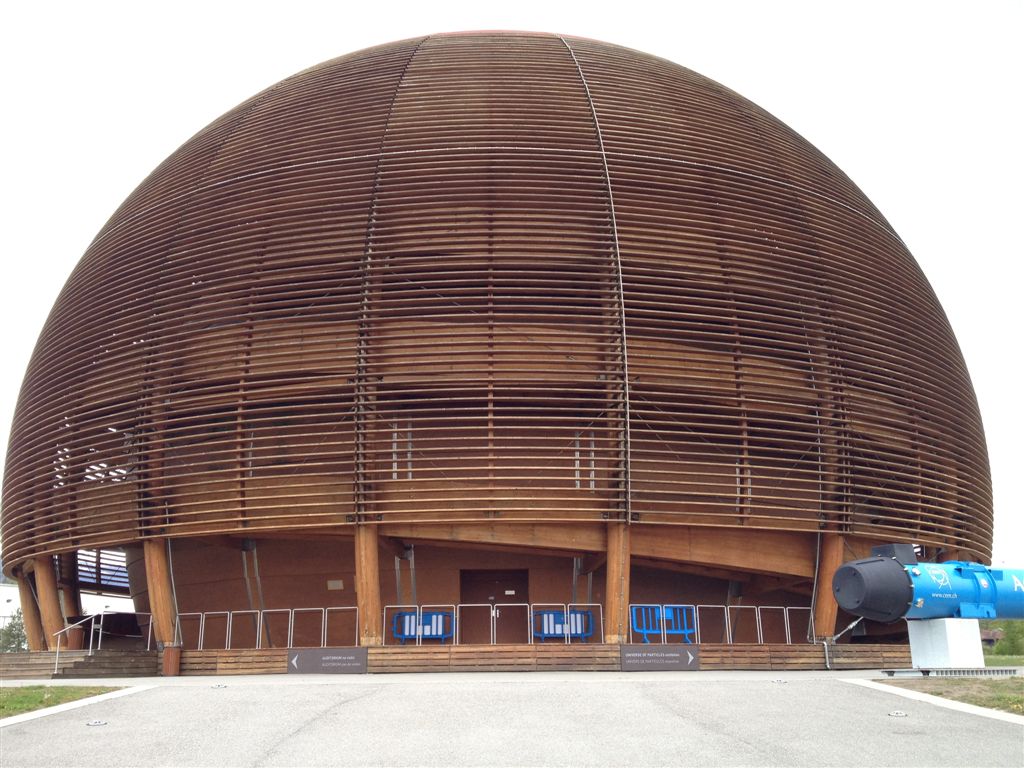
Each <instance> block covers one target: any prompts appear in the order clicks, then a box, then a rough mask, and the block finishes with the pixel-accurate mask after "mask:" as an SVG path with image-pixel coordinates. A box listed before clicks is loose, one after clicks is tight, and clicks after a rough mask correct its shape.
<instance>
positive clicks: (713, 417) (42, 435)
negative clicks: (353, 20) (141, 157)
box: [2, 33, 992, 566]
mask: <svg viewBox="0 0 1024 768" xmlns="http://www.w3.org/2000/svg"><path fill="white" fill-rule="evenodd" d="M607 520H628V521H629V522H630V523H631V524H632V525H634V526H640V527H644V526H647V527H649V526H653V525H660V526H687V527H689V528H707V527H712V528H719V529H725V528H730V529H747V530H755V529H756V530H771V531H790V532H803V533H806V534H808V535H813V536H817V534H818V533H819V532H821V531H827V532H837V533H844V534H848V535H851V536H861V537H864V538H866V539H871V540H879V541H884V540H899V541H912V542H917V543H921V544H924V545H927V546H931V547H936V548H943V549H952V550H957V551H960V552H962V553H964V554H966V555H967V556H969V557H972V558H977V559H981V560H987V559H988V558H989V555H990V547H991V537H992V508H991V492H990V480H989V474H988V462H987V457H986V449H985V442H984V437H983V433H982V427H981V421H980V417H979V414H978V408H977V403H976V400H975V397H974V394H973V391H972V388H971V384H970V380H969V377H968V374H967V371H966V368H965V366H964V362H963V359H962V356H961V354H960V352H959V350H958V347H957V344H956V340H955V338H954V336H953V333H952V331H951V329H950V327H949V324H948V323H947V321H946V318H945V316H944V314H943V312H942V309H941V307H940V306H939V303H938V301H937V300H936V298H935V296H934V294H933V292H932V290H931V288H930V287H929V285H928V283H927V281H926V279H925V277H924V276H923V274H922V273H921V271H920V269H919V268H918V266H917V264H916V263H915V261H914V260H913V258H912V256H911V255H910V254H909V252H908V251H907V249H906V248H905V247H904V245H903V243H902V242H901V241H900V239H899V237H898V236H897V235H896V234H895V233H894V232H893V230H892V228H891V227H890V226H889V224H888V223H887V222H886V221H885V219H884V218H883V217H882V215H881V214H880V213H879V212H878V211H877V210H876V209H875V208H874V207H873V206H872V204H871V203H870V202H869V201H868V200H867V199H866V198H865V197H864V195H863V194H862V193H861V192H860V191H859V190H858V189H857V188H856V187H855V186H854V185H853V184H852V183H851V182H850V180H849V179H848V178H847V177H846V176H845V175H844V174H843V173H842V172H841V171H839V170H838V169H837V168H836V167H835V166H834V165H832V163H830V162H829V161H828V160H827V159H826V158H825V157H824V156H822V155H821V153H819V152H818V151H817V150H815V149H814V148H813V147H812V146H810V145H809V144H808V143H807V142H806V141H804V140H803V139H802V138H801V137H799V136H798V135H797V134H795V133H794V132H793V131H791V130H790V129H788V128H787V127H786V126H785V125H783V124H782V123H780V122H779V121H778V120H776V119H775V118H773V117H772V116H771V115H768V114H767V113H765V112H764V111H763V110H761V109H759V108H758V107H756V106H755V105H753V104H751V103H750V102H748V101H746V100H745V99H743V98H742V97H740V96H738V95H737V94H735V93H733V92H731V91H729V90H728V89H726V88H724V87H722V86H720V85H718V84H717V83H714V82H712V81H710V80H707V79H706V78H704V77H701V76H700V75H697V74H695V73H693V72H690V71H688V70H686V69H683V68H681V67H679V66H676V65H675V64H672V63H669V62H666V61H664V60H661V59H657V58H654V57H651V56H648V55H645V54H642V53H638V52H636V51H631V50H627V49H623V48H618V47H615V46H611V45H608V44H604V43H599V42H595V41H591V40H583V39H576V38H560V37H558V36H552V35H543V34H520V33H473V34H462V35H443V36H431V37H425V38H421V39H415V40H408V41H403V42H398V43H394V44H390V45H385V46H380V47H377V48H373V49H369V50H366V51H362V52H359V53H355V54H352V55H349V56H344V57H342V58H339V59H336V60H333V61H330V62H327V63H325V64H322V65H320V66H317V67H314V68H312V69H309V70H307V71H305V72H302V73H300V74H298V75H295V76H294V77H291V78H289V79H287V80H284V81H282V82H281V83H279V84H277V85H275V86H273V87H271V88H269V89H268V90H266V91H264V92H263V93H261V94H258V95H257V96H254V97H253V98H252V99H250V100H249V101H247V102H245V103H244V104H242V105H240V106H239V107H237V108H235V109H233V110H232V111H230V112H228V113H227V114H226V115H224V116H223V117H222V118H220V119H218V120H217V121H215V122H214V123H212V124H211V125H210V126H208V127H207V128H205V129H204V130H202V131H201V132H200V133H199V134H197V135H196V136H195V137H194V138H193V139H191V140H190V141H189V142H187V143H186V144H185V145H184V146H183V147H181V148H180V149H179V150H178V151H177V152H175V153H174V154H173V155H171V157H170V158H168V160H167V161H166V162H164V163H163V164H162V165H161V166H160V167H159V168H157V169H156V170H155V171H154V172H153V174H152V175H151V176H150V177H149V178H147V179H146V180H145V181H144V182H143V183H142V184H141V185H140V187H139V188H138V189H137V190H136V191H135V192H134V193H133V194H132V195H131V196H130V197H129V198H128V200H127V201H126V202H125V203H124V204H123V205H122V206H121V208H120V209H119V210H118V211H117V212H116V213H115V214H114V216H113V217H112V218H111V219H110V221H109V222H108V223H107V224H106V226H105V227H104V228H103V229H102V230H101V231H100V233H99V234H98V235H97V237H96V239H95V241H94V242H93V243H92V245H91V246H90V248H89V249H88V251H87V252H86V254H85V256H84V257H83V258H82V260H81V262H80V263H79V265H78V266H77V268H76V269H75V271H74V272H73V274H72V275H71V277H70V278H69V280H68V282H67V285H66V286H65V288H64V290H63V292H62V293H61V295H60V297H59V299H58V301H57V303H56V305H55V307H54V309H53V311H52V313H51V315H50V318H49V320H48V321H47V324H46V326H45V328H44V329H43V332H42V335H41V337H40V340H39V343H38V345H37V348H36V351H35V355H34V357H33V358H32V361H31V364H30V366H29V369H28V373H27V375H26V378H25V383H24V387H23V390H22V394H21V397H20V400H19V402H18V407H17V412H16V415H15V419H14V426H13V431H12V438H11V442H10V448H9V452H8V457H7V468H6V475H5V480H4V489H3V521H2V541H3V555H4V558H3V559H4V562H5V563H7V564H8V566H17V564H19V563H21V562H24V561H26V560H28V559H30V558H35V557H38V556H40V555H47V554H51V553H60V552H65V551H70V550H75V549H79V548H85V547H110V546H119V545H125V544H130V543H133V542H138V541H139V540H140V539H144V538H147V537H152V536H160V537H172V538H174V537H194V536H204V535H211V534H224V533H235V534H245V535H251V534H254V533H260V532H284V531H293V532H294V531H306V532H315V531H317V530H326V529H330V530H338V529H339V528H345V527H349V526H352V525H353V524H354V523H357V522H369V523H378V522H379V523H391V524H431V523H434V524H442V523H443V524H446V525H447V524H457V523H465V522H486V523H488V524H492V525H493V524H500V523H502V522H519V523H567V522H588V521H595V522H597V521H607ZM438 530H441V528H440V527H439V529H438ZM664 530H665V533H664V535H665V536H668V537H670V536H672V535H673V533H672V531H675V530H678V528H675V527H672V528H666V529H664ZM439 535H440V534H439ZM442 538H443V537H442Z"/></svg>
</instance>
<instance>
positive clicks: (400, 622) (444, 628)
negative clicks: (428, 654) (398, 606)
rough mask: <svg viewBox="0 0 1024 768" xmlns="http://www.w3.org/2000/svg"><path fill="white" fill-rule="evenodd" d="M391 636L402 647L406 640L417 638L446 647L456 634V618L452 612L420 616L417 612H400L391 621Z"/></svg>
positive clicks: (422, 614) (437, 612) (427, 613)
mask: <svg viewBox="0 0 1024 768" xmlns="http://www.w3.org/2000/svg"><path fill="white" fill-rule="evenodd" d="M417 619H418V621H417ZM391 634H392V635H393V636H394V638H395V639H396V640H398V642H399V643H401V644H402V645H405V641H406V640H413V641H415V640H416V637H417V636H419V637H422V638H423V639H424V640H439V641H440V642H441V645H444V641H445V640H446V639H448V638H451V637H453V636H454V634H455V617H454V616H453V615H452V613H451V611H423V612H422V613H420V614H418V615H417V613H416V612H415V611H399V612H397V613H396V614H395V615H394V617H393V618H392V619H391Z"/></svg>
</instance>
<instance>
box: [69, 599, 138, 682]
mask: <svg viewBox="0 0 1024 768" xmlns="http://www.w3.org/2000/svg"><path fill="white" fill-rule="evenodd" d="M116 613H120V612H119V611H99V612H98V613H93V614H90V615H89V616H85V617H84V618H82V619H79V620H78V621H76V622H75V623H74V624H69V625H68V626H66V627H64V628H63V629H59V630H57V631H56V632H54V633H53V636H54V637H56V638H57V652H56V653H55V654H54V657H53V673H54V674H57V670H58V669H59V665H60V641H61V637H62V636H64V637H65V639H66V638H67V635H68V633H69V632H70V631H71V630H72V629H74V628H75V627H78V626H80V625H82V624H85V623H86V622H87V621H88V622H89V653H88V655H89V656H92V654H93V648H92V646H93V640H94V639H95V637H96V619H97V618H99V620H100V623H99V630H100V632H99V640H97V641H96V650H97V651H102V650H103V617H104V616H106V615H107V614H111V615H113V614H116ZM133 613H134V614H135V615H136V616H149V625H148V632H147V635H146V650H147V651H148V650H150V648H151V643H152V640H153V614H152V613H148V612H146V611H134V612H133ZM69 645H70V641H69Z"/></svg>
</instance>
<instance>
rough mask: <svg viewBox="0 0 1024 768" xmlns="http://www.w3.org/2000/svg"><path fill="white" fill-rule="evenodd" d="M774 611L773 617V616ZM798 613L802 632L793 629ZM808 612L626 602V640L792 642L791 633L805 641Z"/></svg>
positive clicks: (772, 607) (784, 608)
mask: <svg viewBox="0 0 1024 768" xmlns="http://www.w3.org/2000/svg"><path fill="white" fill-rule="evenodd" d="M776 614H777V618H773V616H775V615H776ZM798 614H806V621H804V622H801V626H802V627H803V628H804V630H805V631H804V632H802V633H801V632H796V633H794V631H793V628H794V619H793V617H794V616H796V615H798ZM810 616H811V609H810V608H802V607H791V606H781V605H698V604H667V603H630V605H629V641H630V642H631V643H632V642H634V639H639V640H640V641H642V642H644V643H649V642H651V638H652V637H653V638H657V641H658V642H659V643H670V642H679V643H693V642H696V643H702V642H704V643H728V644H730V645H742V644H751V645H754V644H762V643H765V642H769V643H771V642H785V643H786V644H787V645H792V644H793V637H794V634H795V636H796V637H798V638H800V637H803V638H804V639H803V640H798V641H797V642H808V641H807V639H806V638H807V637H808V633H809V624H810ZM766 625H767V629H766ZM780 634H781V638H782V639H781V640H780V639H779V635H780ZM672 638H679V639H678V640H673V639H672Z"/></svg>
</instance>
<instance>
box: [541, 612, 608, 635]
mask: <svg viewBox="0 0 1024 768" xmlns="http://www.w3.org/2000/svg"><path fill="white" fill-rule="evenodd" d="M566 618H568V621H566ZM593 634H594V614H593V612H592V611H588V610H571V611H569V612H568V614H566V612H564V611H534V612H533V636H534V637H535V638H537V639H539V640H540V641H541V642H544V641H545V640H549V639H554V638H557V639H559V640H563V641H564V640H565V638H566V637H567V636H568V638H569V640H570V641H572V640H582V641H584V642H586V640H587V639H588V638H590V637H592V636H593Z"/></svg>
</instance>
